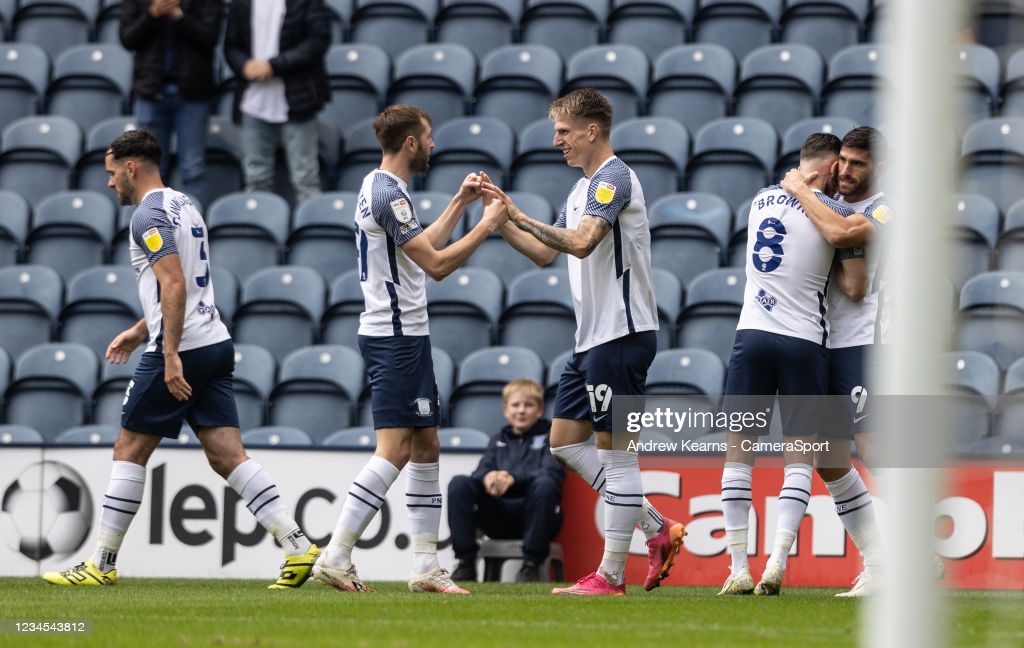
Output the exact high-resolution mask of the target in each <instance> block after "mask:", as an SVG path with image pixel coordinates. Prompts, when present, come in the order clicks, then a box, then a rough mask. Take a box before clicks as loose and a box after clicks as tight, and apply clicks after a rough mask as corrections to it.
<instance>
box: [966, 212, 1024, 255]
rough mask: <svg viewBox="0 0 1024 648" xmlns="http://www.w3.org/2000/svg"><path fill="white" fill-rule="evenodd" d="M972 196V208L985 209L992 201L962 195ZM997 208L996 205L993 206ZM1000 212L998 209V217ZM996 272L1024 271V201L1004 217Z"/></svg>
mask: <svg viewBox="0 0 1024 648" xmlns="http://www.w3.org/2000/svg"><path fill="white" fill-rule="evenodd" d="M961 195H967V196H970V197H971V199H970V201H969V203H968V204H969V205H970V206H971V208H978V209H984V208H985V207H986V206H987V204H988V203H991V202H992V201H991V200H989V199H988V198H987V197H985V196H980V195H978V194H961ZM992 206H993V207H995V205H994V204H993V205H992ZM998 214H999V210H998V208H996V215H997V216H998ZM994 266H995V269H996V270H1020V271H1024V200H1018V201H1017V202H1015V203H1013V204H1012V205H1011V206H1010V208H1009V209H1008V210H1007V211H1006V214H1005V215H1004V217H1003V226H1002V229H1001V231H1000V233H999V238H998V239H997V240H996V244H995V262H994Z"/></svg>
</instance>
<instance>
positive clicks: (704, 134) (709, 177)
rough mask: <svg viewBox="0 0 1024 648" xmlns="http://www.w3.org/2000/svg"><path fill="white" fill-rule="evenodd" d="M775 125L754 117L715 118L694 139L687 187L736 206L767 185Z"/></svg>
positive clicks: (773, 154)
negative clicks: (711, 194) (713, 195)
mask: <svg viewBox="0 0 1024 648" xmlns="http://www.w3.org/2000/svg"><path fill="white" fill-rule="evenodd" d="M778 139H779V136H778V133H777V132H776V130H775V128H774V127H773V126H772V125H771V124H769V123H768V122H766V121H764V120H763V119H759V118H756V117H733V118H726V119H716V120H715V121H713V122H709V123H708V124H705V125H704V126H703V127H702V128H701V129H700V130H699V131H697V133H696V134H695V135H694V138H693V153H692V154H691V156H690V161H689V162H688V163H687V165H686V183H685V185H686V190H687V191H700V192H705V193H713V194H717V195H719V196H721V197H722V198H724V199H725V200H726V202H728V203H729V207H731V208H732V209H735V208H736V207H738V206H739V204H740V203H741V202H742V201H744V200H746V199H747V198H749V197H750V196H753V195H754V194H756V193H757V192H758V191H759V190H760V189H762V188H763V187H765V186H766V185H768V184H771V183H770V181H769V174H770V173H771V170H772V169H773V168H774V166H775V160H776V159H777V158H778V148H779V142H778Z"/></svg>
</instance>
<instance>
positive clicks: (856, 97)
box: [821, 43, 893, 126]
mask: <svg viewBox="0 0 1024 648" xmlns="http://www.w3.org/2000/svg"><path fill="white" fill-rule="evenodd" d="M892 52H893V50H892V48H891V47H887V46H886V45H882V44H880V43H865V44H863V45H851V46H850V47H847V48H845V49H842V50H839V51H838V52H836V54H835V55H834V56H833V57H832V58H831V59H829V63H828V74H827V75H826V77H825V87H824V88H823V89H822V91H821V114H822V115H823V116H830V117H835V116H841V117H847V118H849V119H851V120H853V121H854V122H856V123H858V124H865V125H869V126H870V125H876V124H877V123H878V115H877V114H876V113H877V110H876V106H880V105H881V104H882V93H884V92H888V90H889V81H888V78H887V77H886V75H885V71H886V60H887V59H890V58H891V57H892Z"/></svg>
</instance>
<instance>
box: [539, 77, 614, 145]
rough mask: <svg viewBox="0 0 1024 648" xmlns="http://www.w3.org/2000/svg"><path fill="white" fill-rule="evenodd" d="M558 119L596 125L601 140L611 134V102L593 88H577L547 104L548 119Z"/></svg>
mask: <svg viewBox="0 0 1024 648" xmlns="http://www.w3.org/2000/svg"><path fill="white" fill-rule="evenodd" d="M560 117H568V118H569V119H573V120H578V121H582V122H584V123H594V124H597V127H598V129H599V130H600V131H601V133H600V136H601V138H602V139H608V138H609V136H610V135H611V132H612V102H611V101H609V100H608V97H606V96H604V95H603V94H601V93H600V92H598V91H597V90H594V89H593V88H579V89H578V90H573V91H572V92H570V93H569V94H567V95H565V96H563V97H558V98H557V99H555V100H553V101H552V102H551V103H550V104H548V119H551V120H557V119H558V118H560Z"/></svg>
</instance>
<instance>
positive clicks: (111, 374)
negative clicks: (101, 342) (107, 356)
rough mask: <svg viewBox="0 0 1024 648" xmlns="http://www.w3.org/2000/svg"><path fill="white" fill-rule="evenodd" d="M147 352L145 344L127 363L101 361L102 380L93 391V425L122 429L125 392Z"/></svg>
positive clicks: (134, 352)
mask: <svg viewBox="0 0 1024 648" xmlns="http://www.w3.org/2000/svg"><path fill="white" fill-rule="evenodd" d="M147 342H148V340H147ZM145 351H146V343H143V344H142V345H140V346H139V347H138V348H137V349H135V351H133V352H132V354H131V355H130V356H129V357H128V361H127V362H123V363H119V364H113V363H110V362H105V361H103V360H101V361H100V379H99V382H98V383H96V387H95V388H94V389H93V390H92V422H93V423H101V424H104V425H112V426H115V427H117V428H120V427H121V407H122V405H123V404H124V396H125V390H127V389H128V384H129V382H131V379H132V374H133V373H134V372H135V367H136V366H137V365H138V364H139V358H141V357H142V354H143V353H145ZM97 357H99V358H102V357H103V356H97Z"/></svg>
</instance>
